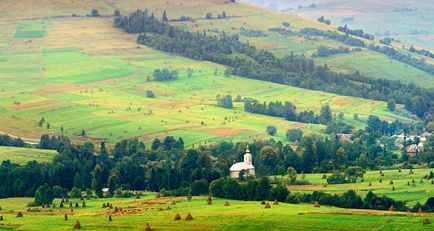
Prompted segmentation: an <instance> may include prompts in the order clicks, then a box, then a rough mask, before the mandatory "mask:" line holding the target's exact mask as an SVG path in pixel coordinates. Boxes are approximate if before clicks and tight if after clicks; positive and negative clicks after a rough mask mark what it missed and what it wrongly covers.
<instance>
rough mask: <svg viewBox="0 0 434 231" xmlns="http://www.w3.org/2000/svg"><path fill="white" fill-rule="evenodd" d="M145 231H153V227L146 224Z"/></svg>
mask: <svg viewBox="0 0 434 231" xmlns="http://www.w3.org/2000/svg"><path fill="white" fill-rule="evenodd" d="M145 231H151V226H150V225H149V223H146V225H145Z"/></svg>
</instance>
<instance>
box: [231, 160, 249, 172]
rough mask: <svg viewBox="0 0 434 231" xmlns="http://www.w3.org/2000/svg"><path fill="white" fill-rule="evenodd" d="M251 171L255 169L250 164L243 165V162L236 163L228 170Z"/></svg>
mask: <svg viewBox="0 0 434 231" xmlns="http://www.w3.org/2000/svg"><path fill="white" fill-rule="evenodd" d="M251 169H255V167H254V166H253V165H251V164H248V163H245V162H238V163H235V164H233V165H232V167H231V168H230V171H231V172H239V171H242V170H251Z"/></svg>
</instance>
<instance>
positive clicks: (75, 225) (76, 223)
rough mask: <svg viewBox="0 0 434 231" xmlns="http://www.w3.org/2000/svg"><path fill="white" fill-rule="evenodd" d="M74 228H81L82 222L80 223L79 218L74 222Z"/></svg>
mask: <svg viewBox="0 0 434 231" xmlns="http://www.w3.org/2000/svg"><path fill="white" fill-rule="evenodd" d="M74 229H81V224H80V221H79V220H77V221H76V222H75V224H74Z"/></svg>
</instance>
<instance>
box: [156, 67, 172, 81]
mask: <svg viewBox="0 0 434 231" xmlns="http://www.w3.org/2000/svg"><path fill="white" fill-rule="evenodd" d="M152 77H153V79H154V80H155V81H169V80H175V79H177V78H178V72H177V71H170V70H169V69H167V68H164V69H163V70H160V69H155V70H154V72H153V73H152Z"/></svg>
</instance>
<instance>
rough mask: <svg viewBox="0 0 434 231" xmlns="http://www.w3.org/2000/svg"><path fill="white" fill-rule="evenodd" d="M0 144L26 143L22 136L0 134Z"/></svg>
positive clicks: (14, 145) (21, 144)
mask: <svg viewBox="0 0 434 231" xmlns="http://www.w3.org/2000/svg"><path fill="white" fill-rule="evenodd" d="M0 146H10V147H24V146H26V143H25V142H24V141H23V140H22V139H21V138H19V137H18V138H12V137H10V136H9V135H7V134H5V135H0Z"/></svg>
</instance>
